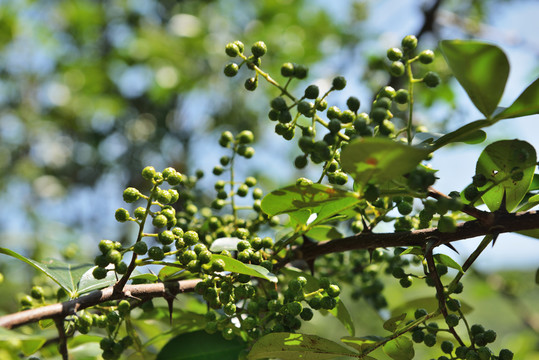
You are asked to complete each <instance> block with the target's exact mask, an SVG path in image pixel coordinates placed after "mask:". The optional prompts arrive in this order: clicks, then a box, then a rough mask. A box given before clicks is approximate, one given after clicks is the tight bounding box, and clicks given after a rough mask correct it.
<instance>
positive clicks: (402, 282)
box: [399, 276, 413, 289]
mask: <svg viewBox="0 0 539 360" xmlns="http://www.w3.org/2000/svg"><path fill="white" fill-rule="evenodd" d="M412 279H413V278H412V277H411V276H406V277H403V278H402V279H400V280H399V284H400V285H401V286H402V287H403V288H405V289H406V288H409V287H410V286H412Z"/></svg>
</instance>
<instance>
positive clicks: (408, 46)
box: [401, 35, 417, 50]
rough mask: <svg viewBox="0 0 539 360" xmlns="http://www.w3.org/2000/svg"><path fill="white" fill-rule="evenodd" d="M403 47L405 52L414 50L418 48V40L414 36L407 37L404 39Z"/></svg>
mask: <svg viewBox="0 0 539 360" xmlns="http://www.w3.org/2000/svg"><path fill="white" fill-rule="evenodd" d="M401 45H402V47H403V48H404V49H405V50H414V49H415V48H416V47H417V38H416V37H415V36H414V35H407V36H405V37H404V38H403V39H402V42H401Z"/></svg>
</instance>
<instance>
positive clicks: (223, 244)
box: [210, 237, 241, 253]
mask: <svg viewBox="0 0 539 360" xmlns="http://www.w3.org/2000/svg"><path fill="white" fill-rule="evenodd" d="M240 241H241V239H239V238H237V237H222V238H219V239H215V241H214V242H212V243H211V246H210V251H211V252H214V253H220V252H221V251H223V250H228V251H236V250H237V246H238V243H239V242H240Z"/></svg>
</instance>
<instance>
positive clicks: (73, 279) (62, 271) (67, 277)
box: [0, 248, 94, 297]
mask: <svg viewBox="0 0 539 360" xmlns="http://www.w3.org/2000/svg"><path fill="white" fill-rule="evenodd" d="M0 253H2V254H6V255H9V256H12V257H14V258H16V259H19V260H21V261H24V262H25V263H27V264H29V265H31V266H33V267H34V268H35V269H37V270H39V271H40V272H42V273H43V274H45V275H47V276H48V277H49V278H51V279H52V280H53V281H54V282H55V283H57V284H58V285H60V287H62V288H63V289H64V290H65V291H67V293H68V294H70V296H71V297H73V296H76V295H77V289H78V283H79V279H80V278H81V277H82V275H83V274H84V273H85V272H86V271H87V270H88V269H90V268H92V267H93V266H94V265H93V264H80V265H73V264H66V263H64V262H62V261H58V260H47V261H45V262H42V263H41V262H39V261H35V260H32V259H28V258H26V257H24V256H22V255H20V254H18V253H16V252H15V251H12V250H9V249H6V248H0Z"/></svg>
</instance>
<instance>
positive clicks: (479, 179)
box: [472, 174, 488, 188]
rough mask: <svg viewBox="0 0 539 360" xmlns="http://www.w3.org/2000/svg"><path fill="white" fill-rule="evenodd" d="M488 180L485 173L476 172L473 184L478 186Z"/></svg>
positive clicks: (483, 184)
mask: <svg viewBox="0 0 539 360" xmlns="http://www.w3.org/2000/svg"><path fill="white" fill-rule="evenodd" d="M487 181H488V180H487V177H486V176H485V175H483V174H476V175H474V176H473V177H472V182H473V184H474V185H475V186H476V187H478V188H480V187H483V186H485V185H486V184H487Z"/></svg>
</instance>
